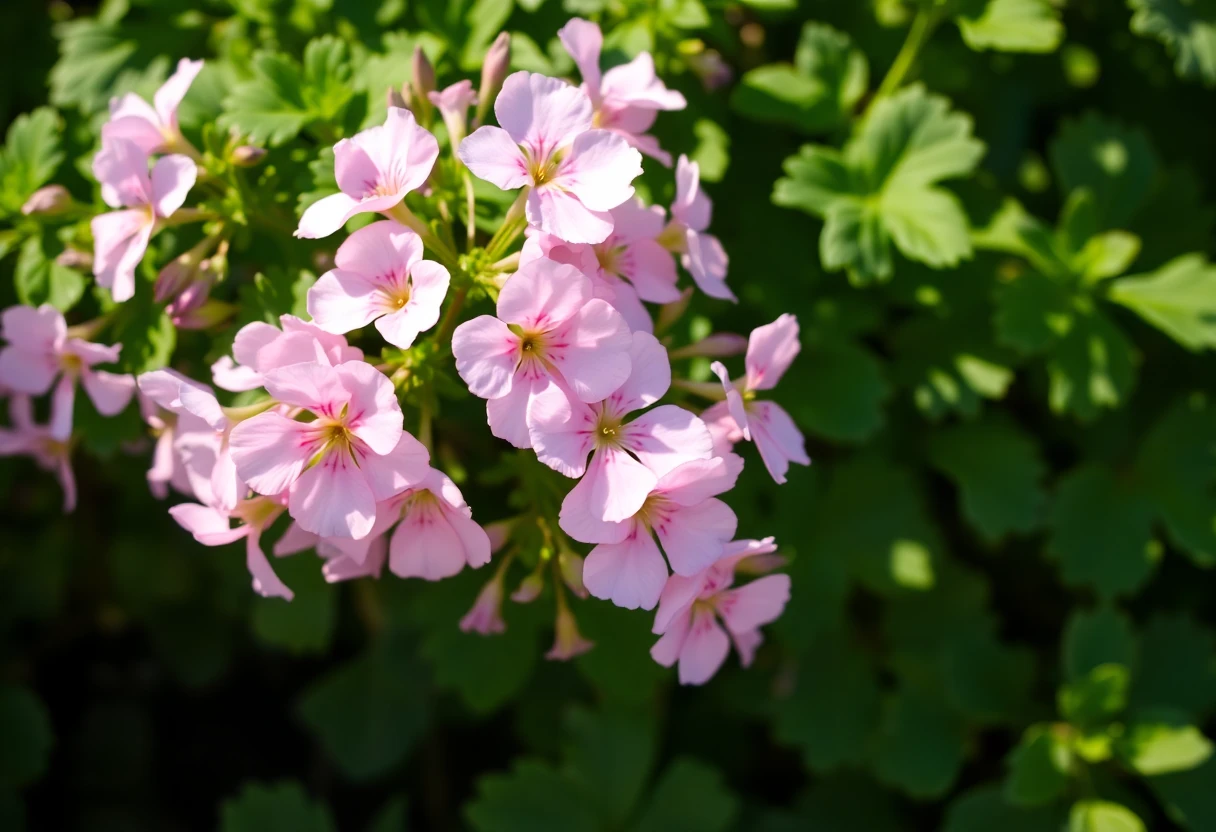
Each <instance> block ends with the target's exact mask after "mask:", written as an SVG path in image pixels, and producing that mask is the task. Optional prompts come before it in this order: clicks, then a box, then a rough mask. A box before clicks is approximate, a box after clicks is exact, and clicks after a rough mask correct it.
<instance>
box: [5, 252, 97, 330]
mask: <svg viewBox="0 0 1216 832" xmlns="http://www.w3.org/2000/svg"><path fill="white" fill-rule="evenodd" d="M56 249H58V250H59V251H62V250H63V246H62V245H59V244H58V242H57V241H56V240H55V239H54V237H53V236H52V235H50V234H48V233H42V234H34V235H32V236H30V237H27V238H26V240H25V243H24V244H23V245H22V246H21V253H20V254H19V255H18V256H17V267H16V269H15V271H14V272H13V283H14V285H15V286H16V289H17V297H18V299H19V300H20V301H21V302H22V303H24V304H26V305H27V306H41V305H42V304H44V303H49V304H50V305H51V306H54V307H55V308H56V309H58V310H59V311H60V312H67V311H68V310H69V309H71V308H72V307H73V306H75V305H76V303H77V302H78V301H79V300H80V298H81V297H82V296H83V295H84V289H85V278H84V275H82V274H81V273H80V272H78V271H76V270H75V269H69V268H66V267H64V266H61V265H59V264H58V263H56V262H55V259H54V255H52V254H50V252H51V251H54V250H56Z"/></svg>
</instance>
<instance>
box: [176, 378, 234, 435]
mask: <svg viewBox="0 0 1216 832" xmlns="http://www.w3.org/2000/svg"><path fill="white" fill-rule="evenodd" d="M178 396H179V400H180V401H181V406H182V408H184V409H185V411H186V412H187V413H190V414H192V415H194V416H197V417H198V418H200V419H202V420H203V421H204V422H206V423H207V426H208V427H209V428H211V429H212V430H223V429H224V428H226V427H227V426H228V416H227V415H226V414H225V413H224V408H223V407H222V406H221V405H220V403H219V400H217V399H216V398H215V393H214V392H212V391H211V390H210V389H209V388H207V387H204V386H203V385H201V384H197V383H195V382H193V381H191V380H189V379H185V380H183V382H182V384H181V387H180V389H179V391H178Z"/></svg>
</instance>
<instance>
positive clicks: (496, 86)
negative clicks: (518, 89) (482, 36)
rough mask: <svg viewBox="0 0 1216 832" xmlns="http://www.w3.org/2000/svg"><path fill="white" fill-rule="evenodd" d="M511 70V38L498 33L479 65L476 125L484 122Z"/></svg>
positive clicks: (504, 33)
mask: <svg viewBox="0 0 1216 832" xmlns="http://www.w3.org/2000/svg"><path fill="white" fill-rule="evenodd" d="M510 68H511V36H510V35H509V34H507V33H506V32H500V33H499V35H498V37H496V38H494V42H493V43H492V44H490V48H489V50H488V51H487V52H486V57H485V60H484V61H483V62H482V64H481V86H480V87H479V88H478V89H477V123H478V124H482V123H483V122H484V121H485V120H486V113H487V112H489V110H490V106H491V105H492V104H493V103H494V99H495V98H496V97H497V96H498V91H499V90H500V89H502V82H503V81H505V80H506V79H507V71H508V70H509V69H510Z"/></svg>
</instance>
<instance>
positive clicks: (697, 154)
mask: <svg viewBox="0 0 1216 832" xmlns="http://www.w3.org/2000/svg"><path fill="white" fill-rule="evenodd" d="M692 132H693V135H695V136H696V137H697V147H696V149H695V150H693V152H692V153H690V154H689V158H690V159H692V160H693V161H694V162H696V163H697V167H699V168H700V170H701V179H702V180H704V181H706V182H721V181H722V177H724V176H726V169H727V168H728V167H729V166H730V134H729V133H727V132H726V131H725V130H724V129H722V127H721V126H720V125H719V124H717V123H716V122H713V121H710V120H709V119H707V118H699V119H697V122H696V124H694V125H693V127H692Z"/></svg>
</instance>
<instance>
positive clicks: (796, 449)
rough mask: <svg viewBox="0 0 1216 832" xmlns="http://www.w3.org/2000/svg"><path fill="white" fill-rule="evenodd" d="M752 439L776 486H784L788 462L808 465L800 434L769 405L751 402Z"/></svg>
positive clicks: (808, 459)
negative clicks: (779, 484) (776, 483)
mask: <svg viewBox="0 0 1216 832" xmlns="http://www.w3.org/2000/svg"><path fill="white" fill-rule="evenodd" d="M750 416H751V422H750V424H751V433H752V439H754V440H755V441H756V450H757V451H759V452H760V459H762V460H763V461H764V467H765V468H767V469H768V472H769V474H771V475H772V477H773V479H774V480H775V481H776V482H778V483H784V482H785V473H786V471H788V470H789V467H790V466H789V464H790V463H791V462H797V463H798V464H799V465H810V464H811V458H810V457H809V456H807V455H806V445H805V443H804V440H803V438H802V431H800V430H798V426H797V425H795V424H794V420H793V419H791V418H790V415H789V414H788V413H786V412H785V411H784V410H782V409H781V407H780V406H779V405H777V404H775V403H773V402H752V405H751V409H750Z"/></svg>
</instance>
